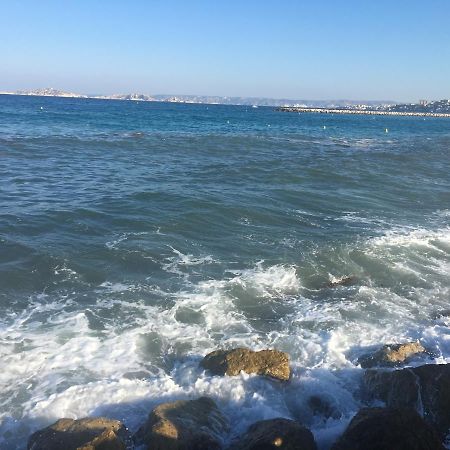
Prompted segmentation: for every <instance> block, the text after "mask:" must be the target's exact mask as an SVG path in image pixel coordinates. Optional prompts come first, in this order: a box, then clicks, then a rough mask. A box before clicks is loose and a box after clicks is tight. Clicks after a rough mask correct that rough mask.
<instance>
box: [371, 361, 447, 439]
mask: <svg viewBox="0 0 450 450" xmlns="http://www.w3.org/2000/svg"><path fill="white" fill-rule="evenodd" d="M364 383H365V387H366V389H367V391H368V393H369V394H370V395H371V396H372V397H374V398H378V399H380V400H383V401H384V402H385V403H386V405H387V406H390V407H409V408H414V409H416V410H417V411H419V412H421V413H423V417H424V419H425V420H426V421H427V422H429V423H431V424H433V425H434V426H435V427H436V429H437V430H438V431H439V432H440V433H442V434H443V435H445V434H447V432H448V430H449V428H450V365H448V364H427V365H424V366H420V367H414V368H407V369H402V370H394V371H387V370H368V371H367V372H366V373H365V374H364Z"/></svg>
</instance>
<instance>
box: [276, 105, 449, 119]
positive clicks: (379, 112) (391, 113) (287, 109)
mask: <svg viewBox="0 0 450 450" xmlns="http://www.w3.org/2000/svg"><path fill="white" fill-rule="evenodd" d="M275 111H282V112H293V113H316V114H366V115H369V116H414V117H450V113H436V112H417V111H388V110H375V109H350V108H349V109H345V108H307V107H301V106H281V107H279V108H276V109H275Z"/></svg>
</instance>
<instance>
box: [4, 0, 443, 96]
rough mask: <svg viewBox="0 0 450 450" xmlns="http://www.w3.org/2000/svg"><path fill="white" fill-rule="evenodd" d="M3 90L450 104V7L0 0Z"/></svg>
mask: <svg viewBox="0 0 450 450" xmlns="http://www.w3.org/2000/svg"><path fill="white" fill-rule="evenodd" d="M0 17H1V24H0V90H8V89H27V88H38V87H54V88H58V89H64V90H70V91H75V92H81V93H91V94H96V93H99V94H100V93H125V92H142V93H147V94H156V93H161V94H169V93H171V94H172V93H173V94H204V95H224V96H225V95H228V96H261V97H262V96H264V97H275V98H293V99H339V98H348V99H374V100H377V99H378V100H381V99H388V100H389V99H392V100H411V101H416V100H418V99H419V98H425V99H439V98H449V97H450V0H312V1H304V0H297V1H293V0H292V1H291V0H277V1H273V0H240V1H235V0H227V1H225V0H159V1H151V0H127V1H126V0H39V1H38V0H3V1H1V2H0Z"/></svg>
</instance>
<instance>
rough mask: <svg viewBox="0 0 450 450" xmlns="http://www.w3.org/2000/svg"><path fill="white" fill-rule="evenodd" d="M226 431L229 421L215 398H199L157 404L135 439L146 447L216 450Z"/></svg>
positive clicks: (161, 449)
mask: <svg viewBox="0 0 450 450" xmlns="http://www.w3.org/2000/svg"><path fill="white" fill-rule="evenodd" d="M228 431H229V425H228V421H227V419H226V418H225V417H224V416H223V415H222V413H221V412H220V411H219V409H218V408H217V406H216V404H215V403H214V401H213V400H211V399H210V398H207V397H201V398H199V399H197V400H179V401H176V402H172V403H162V404H160V405H158V406H157V407H156V408H155V409H153V411H152V412H151V413H150V415H149V417H148V420H147V422H146V423H145V424H144V425H143V426H142V427H141V428H140V429H139V430H138V432H137V433H136V436H135V442H136V443H137V444H139V445H141V444H145V445H146V446H147V448H148V449H149V450H150V449H151V450H218V449H221V448H222V437H221V436H223V435H224V434H226V433H228Z"/></svg>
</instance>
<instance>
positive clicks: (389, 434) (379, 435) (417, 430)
mask: <svg viewBox="0 0 450 450" xmlns="http://www.w3.org/2000/svg"><path fill="white" fill-rule="evenodd" d="M331 449H332V450H444V446H443V445H442V443H441V441H440V439H439V436H438V435H437V433H436V432H435V430H434V429H433V428H432V427H431V426H430V425H428V424H427V423H426V422H425V421H424V420H423V419H422V418H421V417H420V416H419V414H417V412H415V411H414V410H411V409H396V408H364V409H361V410H360V411H359V412H358V414H356V416H355V417H354V418H353V419H352V421H351V422H350V424H349V426H348V427H347V429H346V430H345V432H344V434H343V435H342V436H341V437H340V438H339V439H338V441H337V442H336V443H335V444H334V445H333V447H331Z"/></svg>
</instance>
